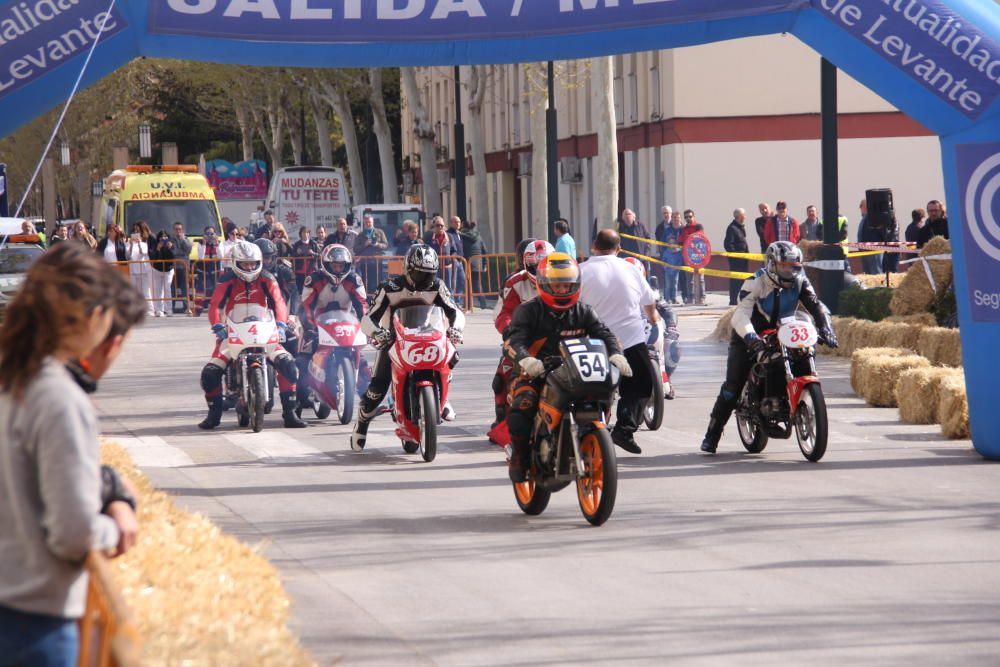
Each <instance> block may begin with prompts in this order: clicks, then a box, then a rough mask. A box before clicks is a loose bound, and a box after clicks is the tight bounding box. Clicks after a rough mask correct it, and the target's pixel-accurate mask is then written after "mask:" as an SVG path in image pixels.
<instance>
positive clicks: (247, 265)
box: [229, 240, 264, 283]
mask: <svg viewBox="0 0 1000 667" xmlns="http://www.w3.org/2000/svg"><path fill="white" fill-rule="evenodd" d="M229 257H230V259H232V260H233V273H235V274H236V275H237V276H239V277H240V278H241V279H242V280H245V281H246V282H248V283H250V282H253V281H254V280H256V279H257V276H259V275H260V272H261V269H262V268H264V259H263V256H262V255H261V252H260V248H259V247H257V245H256V244H254V243H250V242H249V241H242V240H240V241H237V242H236V245H234V246H233V250H232V252H230V254H229Z"/></svg>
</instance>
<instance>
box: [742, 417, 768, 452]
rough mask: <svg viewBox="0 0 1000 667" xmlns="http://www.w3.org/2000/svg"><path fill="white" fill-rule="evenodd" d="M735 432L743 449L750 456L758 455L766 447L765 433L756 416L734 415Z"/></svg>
mask: <svg viewBox="0 0 1000 667" xmlns="http://www.w3.org/2000/svg"><path fill="white" fill-rule="evenodd" d="M736 430H737V431H738V432H739V434H740V440H741V441H742V442H743V447H744V448H746V450H747V451H748V452H750V453H751V454H760V453H761V452H762V451H764V448H765V447H767V431H765V430H764V425H763V424H761V423H760V419H758V418H757V417H756V416H746V415H744V414H740V413H739V412H737V413H736Z"/></svg>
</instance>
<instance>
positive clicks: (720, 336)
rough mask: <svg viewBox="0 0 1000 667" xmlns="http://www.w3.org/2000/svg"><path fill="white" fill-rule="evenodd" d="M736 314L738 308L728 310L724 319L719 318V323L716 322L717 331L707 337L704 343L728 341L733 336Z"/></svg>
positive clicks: (714, 330)
mask: <svg viewBox="0 0 1000 667" xmlns="http://www.w3.org/2000/svg"><path fill="white" fill-rule="evenodd" d="M735 312H736V306H733V307H732V308H730V309H729V310H727V311H726V312H725V313H724V314H723V315H722V317H720V318H719V321H718V322H716V324H715V329H713V330H712V333H710V334H708V336H706V337H705V339H704V341H705V342H708V343H710V342H714V341H728V340H729V337H730V336H732V335H733V313H735Z"/></svg>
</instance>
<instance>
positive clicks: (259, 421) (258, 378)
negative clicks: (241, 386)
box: [247, 367, 266, 433]
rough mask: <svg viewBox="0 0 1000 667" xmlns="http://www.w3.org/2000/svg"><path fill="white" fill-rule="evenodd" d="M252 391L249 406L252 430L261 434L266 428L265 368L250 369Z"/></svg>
mask: <svg viewBox="0 0 1000 667" xmlns="http://www.w3.org/2000/svg"><path fill="white" fill-rule="evenodd" d="M249 375H250V378H249V381H250V387H249V389H250V391H249V394H250V396H249V398H250V401H249V403H248V404H247V408H248V409H249V411H250V428H251V429H253V432H254V433H260V431H261V429H262V428H264V410H265V407H266V406H265V401H264V387H265V385H264V381H265V380H264V369H263V368H260V367H258V368H251V369H250V373H249Z"/></svg>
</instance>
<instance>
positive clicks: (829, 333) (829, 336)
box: [818, 327, 839, 348]
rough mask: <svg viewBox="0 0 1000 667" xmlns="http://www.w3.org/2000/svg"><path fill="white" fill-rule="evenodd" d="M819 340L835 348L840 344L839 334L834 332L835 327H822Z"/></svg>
mask: <svg viewBox="0 0 1000 667" xmlns="http://www.w3.org/2000/svg"><path fill="white" fill-rule="evenodd" d="M818 333H819V342H820V343H822V344H823V345H826V346H827V347H830V348H835V347H838V346H839V343H838V342H837V334H835V333H833V329H829V328H826V327H824V328H822V329H820V330H819V332H818Z"/></svg>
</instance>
